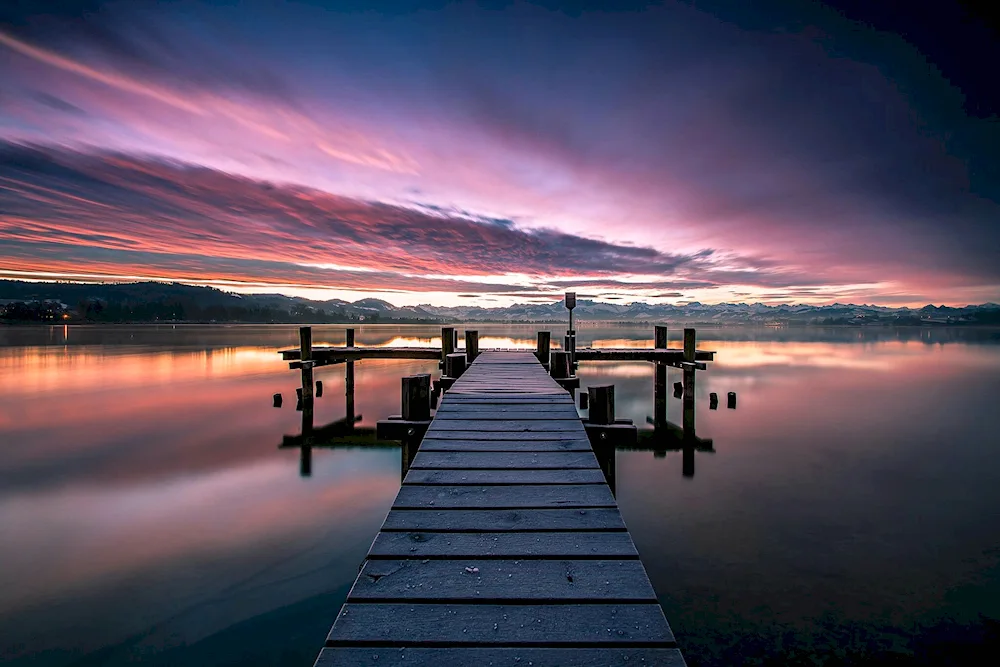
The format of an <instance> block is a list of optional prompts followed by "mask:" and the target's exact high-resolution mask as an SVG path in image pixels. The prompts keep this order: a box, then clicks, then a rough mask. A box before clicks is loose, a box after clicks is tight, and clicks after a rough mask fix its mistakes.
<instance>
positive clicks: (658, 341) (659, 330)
mask: <svg viewBox="0 0 1000 667" xmlns="http://www.w3.org/2000/svg"><path fill="white" fill-rule="evenodd" d="M653 348H654V349H656V350H665V349H667V327H666V326H665V325H662V324H657V325H656V327H654V329H653Z"/></svg>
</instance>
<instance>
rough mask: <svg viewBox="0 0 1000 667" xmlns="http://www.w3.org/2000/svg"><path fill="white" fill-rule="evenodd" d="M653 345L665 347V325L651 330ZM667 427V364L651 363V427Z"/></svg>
mask: <svg viewBox="0 0 1000 667" xmlns="http://www.w3.org/2000/svg"><path fill="white" fill-rule="evenodd" d="M653 347H654V348H655V349H657V350H665V349H667V327H665V326H662V325H657V326H656V328H655V329H654V330H653ZM666 427H667V365H666V364H664V363H661V362H656V363H654V364H653V428H654V429H664V428H666Z"/></svg>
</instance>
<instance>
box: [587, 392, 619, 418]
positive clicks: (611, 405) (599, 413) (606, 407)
mask: <svg viewBox="0 0 1000 667" xmlns="http://www.w3.org/2000/svg"><path fill="white" fill-rule="evenodd" d="M587 394H588V396H589V397H590V398H589V403H590V416H589V417H587V421H588V422H590V423H591V424H614V423H615V386H614V385H613V384H606V385H598V386H596V387H587Z"/></svg>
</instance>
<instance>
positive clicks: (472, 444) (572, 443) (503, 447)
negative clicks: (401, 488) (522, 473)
mask: <svg viewBox="0 0 1000 667" xmlns="http://www.w3.org/2000/svg"><path fill="white" fill-rule="evenodd" d="M420 451H422V452H590V451H593V448H592V447H591V445H590V441H589V440H582V439H574V440H449V439H447V438H441V439H438V438H433V439H432V438H424V440H423V441H422V442H421V443H420Z"/></svg>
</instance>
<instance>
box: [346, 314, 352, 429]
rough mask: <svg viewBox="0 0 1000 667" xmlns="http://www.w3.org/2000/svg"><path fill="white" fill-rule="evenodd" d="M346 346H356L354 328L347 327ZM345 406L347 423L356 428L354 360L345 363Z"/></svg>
mask: <svg viewBox="0 0 1000 667" xmlns="http://www.w3.org/2000/svg"><path fill="white" fill-rule="evenodd" d="M344 334H345V341H344V346H345V347H354V329H345V330H344ZM344 366H345V368H344V407H345V413H346V416H347V423H348V424H351V428H352V429H353V428H354V362H353V361H348V362H347V363H345V364H344Z"/></svg>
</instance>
